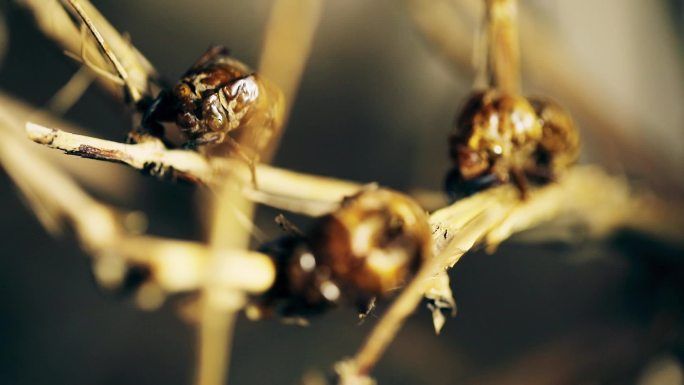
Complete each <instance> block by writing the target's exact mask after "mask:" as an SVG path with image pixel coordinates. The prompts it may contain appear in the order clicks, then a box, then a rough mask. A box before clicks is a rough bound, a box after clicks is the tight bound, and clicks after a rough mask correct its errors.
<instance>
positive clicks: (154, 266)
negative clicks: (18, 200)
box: [0, 124, 275, 292]
mask: <svg viewBox="0 0 684 385" xmlns="http://www.w3.org/2000/svg"><path fill="white" fill-rule="evenodd" d="M0 163H1V164H2V165H3V166H4V168H5V169H6V170H7V172H8V174H9V175H10V177H11V178H12V179H13V180H14V181H15V183H16V184H17V185H18V186H19V188H20V189H21V190H22V192H23V193H24V194H25V196H26V197H27V198H28V199H29V201H30V203H31V204H32V208H33V209H34V211H35V212H36V215H37V216H38V217H39V219H40V220H41V222H43V223H44V224H45V225H46V227H47V228H48V229H49V230H51V232H53V233H54V232H56V231H58V230H60V226H59V225H60V222H61V221H62V220H65V221H67V222H68V223H69V224H70V225H71V226H72V227H73V229H74V231H75V233H76V234H77V236H78V239H79V241H80V243H81V246H82V247H83V249H84V250H85V251H86V252H87V253H89V254H91V255H93V256H94V257H95V258H96V260H97V259H99V258H110V257H113V258H121V259H122V260H123V261H128V262H131V263H135V264H143V265H145V266H148V267H149V268H150V269H151V270H152V271H153V279H154V280H155V282H156V283H157V284H158V285H159V286H160V287H161V288H163V289H164V290H167V291H172V292H173V291H186V290H196V289H198V288H199V287H200V286H201V285H203V284H204V282H205V281H206V280H207V279H210V280H211V281H212V282H214V285H217V286H225V287H231V288H240V289H242V290H246V291H249V292H259V291H263V290H265V289H266V288H268V286H270V284H271V282H272V281H273V278H274V274H275V272H274V268H273V264H272V262H271V260H270V258H269V257H267V256H265V255H261V254H259V253H254V252H247V251H244V250H242V249H241V250H224V251H223V252H221V253H214V252H213V251H212V250H210V249H209V248H208V247H207V246H206V245H202V244H199V243H196V242H190V241H178V240H171V239H164V238H157V237H152V236H145V235H137V234H136V233H132V232H130V231H128V229H127V228H126V226H125V225H124V224H123V219H124V217H125V216H124V215H123V214H122V213H119V212H118V211H117V210H115V209H113V208H111V207H110V206H107V205H105V204H102V203H100V202H98V201H97V200H95V199H93V198H92V197H91V196H90V195H88V194H87V193H86V192H84V191H83V190H82V189H81V188H80V187H78V186H77V185H76V184H75V183H74V182H73V181H72V180H71V179H70V178H69V177H68V176H67V175H65V174H64V173H63V172H62V171H60V170H59V169H57V168H55V167H54V166H53V165H52V164H50V163H48V162H46V161H45V160H43V159H42V158H41V157H40V156H39V155H38V154H35V152H34V151H33V150H32V149H31V148H29V147H27V146H26V145H25V144H24V143H23V141H21V140H20V139H18V138H17V137H16V136H15V135H14V134H12V132H11V128H8V127H7V126H6V125H4V124H0ZM210 256H213V258H215V259H216V261H215V262H214V263H213V264H208V263H207V260H208V258H209V257H210ZM233 257H235V258H233ZM209 273H211V274H209ZM241 277H243V278H246V277H249V279H243V278H241Z"/></svg>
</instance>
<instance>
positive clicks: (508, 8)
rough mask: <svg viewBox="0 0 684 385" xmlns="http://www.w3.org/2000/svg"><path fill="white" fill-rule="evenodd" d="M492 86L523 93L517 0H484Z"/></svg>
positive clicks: (488, 72) (488, 64) (489, 74)
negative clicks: (521, 89)
mask: <svg viewBox="0 0 684 385" xmlns="http://www.w3.org/2000/svg"><path fill="white" fill-rule="evenodd" d="M484 1H485V29H486V35H487V36H486V42H487V55H486V57H487V63H486V64H487V65H486V67H487V78H488V79H489V85H490V86H491V87H494V88H498V89H500V90H502V91H504V92H508V93H513V94H517V93H519V92H520V48H519V43H518V23H517V18H518V2H517V0H484Z"/></svg>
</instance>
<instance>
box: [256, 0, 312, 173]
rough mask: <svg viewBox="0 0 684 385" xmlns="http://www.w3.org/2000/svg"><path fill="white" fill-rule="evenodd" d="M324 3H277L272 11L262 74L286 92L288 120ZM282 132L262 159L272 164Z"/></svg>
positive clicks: (308, 0) (280, 0)
mask: <svg viewBox="0 0 684 385" xmlns="http://www.w3.org/2000/svg"><path fill="white" fill-rule="evenodd" d="M323 3H324V2H323V1H322V0H300V1H294V2H293V1H289V0H277V1H275V2H274V4H273V6H272V8H271V16H270V19H269V21H268V24H267V29H266V35H265V38H264V44H263V47H262V52H261V59H260V63H259V74H260V75H262V76H264V77H265V78H266V79H269V80H270V81H272V82H273V83H275V84H276V85H277V86H278V87H279V88H280V91H281V92H282V93H283V97H284V99H285V104H286V105H285V111H284V116H283V121H287V120H288V116H289V115H290V109H291V108H292V105H293V100H294V99H295V96H296V94H297V89H298V88H299V83H300V81H301V77H302V73H303V72H304V68H305V67H306V61H307V59H308V58H309V52H310V51H311V46H312V44H313V40H314V36H315V35H316V29H317V27H318V23H319V21H320V18H321V12H322V10H323ZM281 135H282V131H276V137H275V138H273V140H272V142H271V144H270V145H269V148H268V149H267V150H266V151H265V152H264V154H263V155H262V157H261V159H262V160H264V161H266V162H269V161H270V160H271V158H272V157H273V155H274V153H275V149H276V148H277V147H278V142H279V141H280V136H281Z"/></svg>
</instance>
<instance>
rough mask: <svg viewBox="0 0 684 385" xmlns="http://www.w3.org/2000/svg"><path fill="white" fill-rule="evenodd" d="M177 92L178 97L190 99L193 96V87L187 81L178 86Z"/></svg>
mask: <svg viewBox="0 0 684 385" xmlns="http://www.w3.org/2000/svg"><path fill="white" fill-rule="evenodd" d="M175 94H176V97H177V98H178V99H189V98H190V97H191V96H192V89H191V88H190V86H189V85H188V84H187V83H181V84H179V85H177V86H176V89H175Z"/></svg>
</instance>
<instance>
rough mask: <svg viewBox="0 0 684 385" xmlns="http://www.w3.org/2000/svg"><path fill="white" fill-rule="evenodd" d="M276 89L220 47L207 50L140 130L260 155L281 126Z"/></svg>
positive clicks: (175, 141) (170, 140)
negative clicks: (236, 148) (238, 148)
mask: <svg viewBox="0 0 684 385" xmlns="http://www.w3.org/2000/svg"><path fill="white" fill-rule="evenodd" d="M282 115H283V100H282V94H281V93H280V91H279V90H278V89H277V88H276V87H275V86H274V85H273V84H271V83H270V82H268V81H267V80H265V79H263V78H262V77H261V76H259V74H257V73H255V72H254V71H252V70H251V69H250V68H249V67H247V66H246V65H245V64H243V63H241V62H240V61H238V60H236V59H234V58H232V57H230V56H229V55H228V50H227V49H225V48H223V47H212V48H210V49H209V50H208V51H207V52H206V53H205V54H204V55H202V57H201V58H200V59H199V60H198V61H197V62H196V63H195V64H193V65H192V67H191V68H190V69H189V70H188V71H187V72H186V73H185V74H184V75H183V76H182V78H181V79H180V80H179V81H178V82H177V83H176V85H175V86H174V87H173V88H171V89H168V90H164V91H162V92H161V93H160V94H159V97H158V98H157V99H156V100H155V101H154V102H152V103H151V105H150V107H149V108H148V109H147V111H146V112H145V114H144V116H143V122H142V126H143V127H142V129H143V130H144V131H145V132H147V133H152V134H153V135H156V136H158V137H161V138H163V139H164V140H165V141H166V142H167V144H171V145H174V146H182V147H187V148H196V149H201V150H203V151H204V150H211V151H210V152H212V153H215V152H224V151H221V150H225V151H227V152H229V151H231V150H234V149H235V148H234V147H235V145H236V143H239V144H240V147H241V148H240V150H241V151H242V150H247V151H248V152H252V153H254V154H259V153H261V152H262V151H263V150H264V149H265V148H266V147H267V146H268V145H269V143H270V142H271V139H272V138H273V137H274V135H275V134H276V133H277V131H278V130H279V129H280V126H281V125H282Z"/></svg>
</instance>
